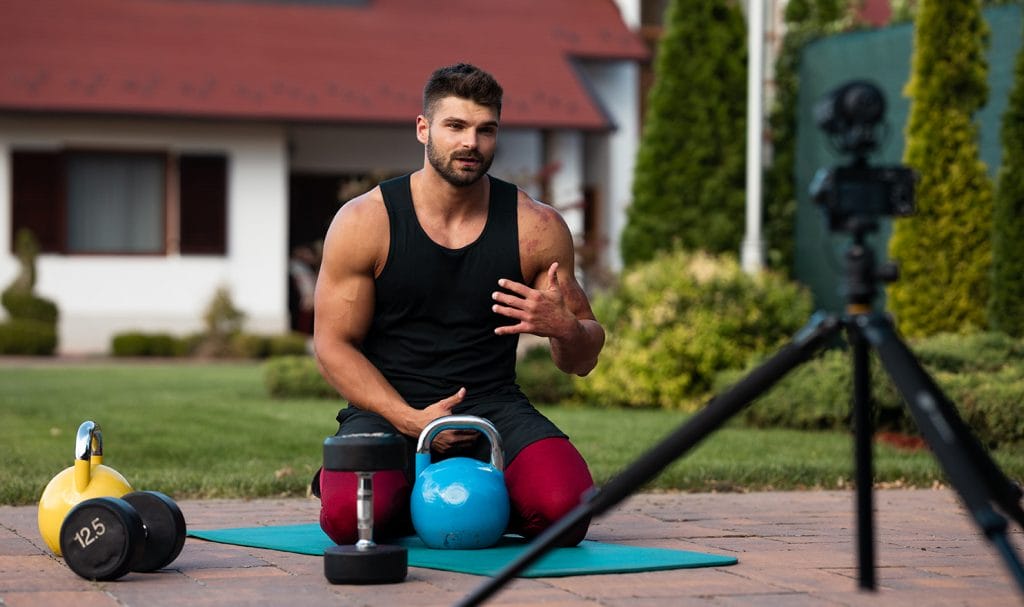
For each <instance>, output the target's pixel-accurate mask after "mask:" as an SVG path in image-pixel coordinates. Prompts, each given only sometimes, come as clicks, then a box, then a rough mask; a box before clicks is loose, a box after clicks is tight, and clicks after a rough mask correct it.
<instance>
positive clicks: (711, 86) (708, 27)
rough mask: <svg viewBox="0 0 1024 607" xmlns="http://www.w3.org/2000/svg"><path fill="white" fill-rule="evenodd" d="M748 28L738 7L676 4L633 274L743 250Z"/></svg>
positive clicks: (639, 191)
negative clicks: (651, 264)
mask: <svg viewBox="0 0 1024 607" xmlns="http://www.w3.org/2000/svg"><path fill="white" fill-rule="evenodd" d="M745 49H746V26H745V23H744V19H743V15H742V14H741V13H740V10H739V8H738V7H737V6H736V4H735V3H734V2H730V1H727V0H672V1H671V3H670V4H669V6H668V9H667V11H666V15H665V36H664V37H663V38H662V40H661V42H660V44H659V46H658V53H657V58H656V60H655V78H656V80H655V83H654V85H653V87H652V88H651V92H650V96H649V98H648V101H649V104H648V111H647V116H646V121H645V126H644V132H643V136H642V138H641V142H640V148H639V151H638V153H637V164H636V170H635V173H634V180H633V202H632V205H631V206H630V208H629V210H628V212H627V224H626V227H625V228H624V230H623V233H622V244H621V249H622V251H621V252H622V257H623V260H624V262H625V263H626V264H627V265H630V264H633V263H636V262H639V261H645V260H649V259H651V258H652V257H654V254H655V253H656V252H657V251H661V250H665V249H670V248H673V247H674V246H681V247H684V248H686V249H691V250H693V249H703V250H707V251H712V252H723V251H729V252H735V251H737V250H738V249H739V245H740V240H741V239H742V237H743V227H744V223H745V219H744V217H745V215H744V209H745V196H744V179H745V169H744V167H745V161H746V155H745V153H746V148H745V146H746V137H745V130H746V73H747V68H746V50H745Z"/></svg>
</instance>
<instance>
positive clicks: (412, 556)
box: [188, 523, 737, 577]
mask: <svg viewBox="0 0 1024 607" xmlns="http://www.w3.org/2000/svg"><path fill="white" fill-rule="evenodd" d="M188 534H189V535H190V536H192V537H195V538H198V539H203V540H208V541H211V542H219V543H222V544H236V545H239V546H250V547H252V548H267V549H270V550H282V551H285V552H296V553H299V554H311V555H315V556H320V555H322V554H323V553H324V549H326V548H327V547H329V546H333V545H334V542H332V541H331V540H330V538H328V537H327V535H326V534H324V532H323V531H322V530H321V529H320V525H318V524H316V523H312V524H306V525H284V526H276V527H244V528H235V529H215V530H208V531H193V530H189V532H188ZM394 543H396V544H400V545H402V546H405V547H406V548H408V549H409V565H410V566H412V567H425V568H427V569H442V570H444V571H457V572H459V573H471V574H475V575H491V576H493V575H494V574H496V573H498V572H499V571H501V570H502V569H503V568H504V567H505V565H507V564H509V563H511V562H512V561H513V560H514V559H515V558H516V557H517V556H518V555H519V554H520V553H521V552H522V551H523V550H524V549H525V548H526V546H528V543H527V542H526V540H523V539H522V538H519V537H516V536H505V537H504V538H502V540H501V541H500V542H499V543H498V545H496V546H494V547H492V548H485V549H483V550H432V549H430V548H427V547H426V546H424V545H423V543H422V542H421V541H420V540H419V538H416V537H407V538H402V539H400V540H398V541H396V542H394ZM736 562H737V561H736V559H735V558H734V557H731V556H719V555H714V554H705V553H703V552H689V551H686V550H668V549H665V548H644V547H639V546H623V545H620V544H606V543H603V542H592V541H584V542H583V543H581V544H580V545H579V546H576V547H574V548H555V549H554V550H552V551H550V552H548V553H547V554H545V555H544V556H543V557H542V558H541V559H540V560H539V561H537V562H536V563H534V564H533V565H531V566H530V567H529V568H528V569H527V570H526V571H524V572H523V573H522V574H521V577H564V576H569V575H592V574H598V573H630V572H637V571H662V570H666V569H689V568H694V567H720V566H723V565H735V564H736Z"/></svg>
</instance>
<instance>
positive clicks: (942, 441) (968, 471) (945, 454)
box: [860, 315, 1024, 591]
mask: <svg viewBox="0 0 1024 607" xmlns="http://www.w3.org/2000/svg"><path fill="white" fill-rule="evenodd" d="M860 329H861V330H862V331H863V333H864V336H865V338H866V339H867V340H868V341H869V342H870V343H871V345H872V346H873V347H874V348H875V350H876V351H877V352H878V356H879V358H881V360H882V366H884V367H885V370H886V372H887V373H888V374H889V376H890V377H892V380H893V382H894V383H895V384H896V387H897V389H899V391H900V394H902V395H903V399H904V400H905V401H906V403H907V406H908V407H909V408H910V413H911V415H913V417H914V421H915V422H917V426H918V428H919V429H920V430H921V434H922V435H923V436H924V439H925V441H926V442H927V443H928V445H929V446H930V447H931V449H932V452H933V453H934V454H935V457H936V458H937V459H938V460H939V464H940V465H941V466H942V468H943V470H944V471H945V472H946V475H947V477H948V478H949V481H950V484H952V485H953V487H954V488H955V489H956V491H957V492H958V493H959V494H960V497H961V499H963V501H964V504H965V505H966V506H967V509H968V510H969V511H970V512H971V515H972V516H973V517H974V519H975V522H976V523H977V524H978V526H979V527H980V528H981V530H982V531H983V532H984V533H985V536H986V537H988V539H989V540H990V541H992V542H993V543H994V544H995V545H996V547H997V548H998V549H999V551H1000V553H1001V555H1002V556H1003V558H1004V561H1005V562H1006V565H1007V567H1008V568H1009V569H1010V572H1011V574H1012V575H1013V576H1014V578H1015V579H1016V581H1017V584H1018V585H1019V586H1020V588H1021V590H1022V591H1024V567H1022V565H1021V563H1020V560H1019V559H1018V558H1017V555H1016V553H1015V552H1014V551H1013V550H1012V549H1011V547H1010V544H1009V541H1008V539H1007V537H1006V518H1004V517H1003V516H1002V515H1000V514H999V513H997V512H996V511H995V510H993V508H992V505H991V503H990V502H992V501H995V502H996V503H997V504H999V506H1000V508H1001V509H1002V510H1003V511H1004V512H1006V513H1007V514H1010V515H1012V516H1014V518H1016V519H1017V520H1018V521H1021V520H1022V518H1021V506H1020V501H1019V500H1020V489H1019V488H1018V487H1017V486H1016V485H1014V484H1013V483H1012V482H1011V481H1010V480H1009V479H1008V478H1007V477H1006V475H1005V474H1004V473H1003V472H1002V470H1000V469H999V467H998V466H997V465H996V463H995V462H994V461H992V459H991V458H990V457H989V455H988V454H987V453H986V452H985V450H984V449H983V448H982V446H981V444H980V443H978V441H977V439H975V437H974V435H973V434H972V433H971V431H970V428H969V427H968V426H967V424H966V423H965V422H964V421H963V419H962V418H961V417H960V416H959V414H958V413H957V411H956V407H955V406H954V405H953V403H952V402H950V401H949V399H948V398H946V395H945V394H943V392H942V390H940V389H939V387H938V386H937V385H936V384H935V382H934V380H932V378H931V376H929V375H928V373H927V372H926V371H925V370H924V368H923V367H922V366H921V364H920V363H919V362H918V361H917V359H916V358H915V357H914V355H913V353H912V352H911V351H910V349H909V348H908V347H907V346H906V344H904V343H903V342H902V341H901V340H900V338H899V337H898V336H897V335H896V332H895V330H894V329H893V327H892V324H891V322H890V321H889V320H888V319H887V318H884V317H881V316H877V315H876V316H873V317H871V318H870V320H869V321H868V322H867V323H865V324H864V325H863V326H860Z"/></svg>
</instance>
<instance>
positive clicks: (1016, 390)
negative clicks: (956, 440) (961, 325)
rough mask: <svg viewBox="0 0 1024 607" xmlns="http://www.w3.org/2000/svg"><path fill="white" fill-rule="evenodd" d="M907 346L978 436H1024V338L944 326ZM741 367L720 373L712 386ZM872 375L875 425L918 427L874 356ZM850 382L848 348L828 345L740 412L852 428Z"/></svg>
mask: <svg viewBox="0 0 1024 607" xmlns="http://www.w3.org/2000/svg"><path fill="white" fill-rule="evenodd" d="M910 345H911V349H912V351H913V352H914V353H915V355H916V356H917V358H918V360H919V361H920V362H921V364H922V365H923V366H924V367H925V369H926V370H927V371H928V372H929V373H930V374H931V375H932V377H933V378H934V379H935V381H936V383H937V384H938V385H939V386H940V388H941V389H942V390H943V392H945V393H946V395H947V396H948V397H949V398H950V399H951V400H952V401H953V402H954V403H955V404H956V405H957V407H958V410H959V411H960V415H961V416H962V417H963V418H964V420H965V421H966V422H967V424H968V425H969V426H971V427H972V429H973V430H974V432H975V434H976V435H977V436H978V438H980V439H981V440H982V441H983V442H984V443H986V444H987V445H989V446H995V445H999V444H1002V443H1013V442H1017V441H1021V440H1024V357H1022V354H1024V340H1020V339H1014V338H1011V337H1010V336H1008V335H1006V334H1001V333H976V334H972V335H967V336H964V335H960V334H949V333H945V334H939V335H935V336H933V337H930V338H927V339H923V340H917V341H914V342H911V344H910ZM743 374H744V372H741V371H735V370H732V371H728V372H724V373H722V374H720V375H719V376H718V377H717V378H716V382H715V388H716V392H719V391H722V390H725V389H726V388H728V387H729V386H730V385H732V384H733V383H735V382H736V381H737V380H739V379H740V378H741V377H742V376H743ZM871 378H872V399H873V403H874V407H875V422H876V425H877V427H878V429H879V430H889V431H896V432H902V433H915V434H916V433H917V428H916V425H915V423H914V421H913V418H912V417H911V415H910V410H909V409H908V408H907V406H906V405H905V403H904V401H903V398H902V396H901V395H900V394H899V392H898V391H897V390H896V387H895V386H894V385H893V383H892V382H891V380H890V379H889V377H888V376H887V375H886V374H885V372H884V370H883V369H882V367H881V365H880V363H879V362H878V360H877V359H876V358H875V357H874V355H872V365H871ZM852 383H853V380H852V363H851V360H850V354H849V352H847V351H844V350H830V351H828V352H826V353H824V354H823V355H822V356H820V357H818V358H816V359H814V360H812V361H810V362H808V363H805V364H804V365H802V366H800V367H798V368H797V369H795V370H794V371H793V372H791V373H790V374H789V375H788V376H787V377H785V378H784V379H783V380H782V381H780V382H779V384H777V385H776V386H775V387H774V388H773V389H772V390H770V391H769V392H767V393H766V394H764V395H763V396H762V397H761V398H760V399H758V400H757V401H755V402H754V403H753V404H752V405H751V406H750V407H748V408H747V409H746V410H744V412H743V413H742V414H741V415H740V417H739V419H740V420H741V421H742V422H743V423H745V424H748V425H752V426H757V427H785V428H795V429H815V430H818V429H840V428H849V427H850V416H851V406H852V398H853V392H852Z"/></svg>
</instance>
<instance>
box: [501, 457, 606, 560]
mask: <svg viewBox="0 0 1024 607" xmlns="http://www.w3.org/2000/svg"><path fill="white" fill-rule="evenodd" d="M506 483H507V484H508V487H509V498H510V500H511V501H512V511H513V516H512V525H511V529H512V530H513V531H515V532H517V533H521V534H523V535H525V536H527V537H533V536H535V535H537V534H539V533H541V532H543V531H544V530H545V529H547V528H548V527H550V526H551V525H552V524H554V523H555V522H556V521H558V520H559V519H561V518H562V517H563V516H565V515H566V514H568V513H569V512H570V511H571V510H573V509H574V508H576V506H578V505H579V504H580V501H581V498H582V496H583V494H584V493H586V492H587V491H588V490H590V489H591V488H592V487H593V486H594V481H593V479H592V478H591V476H590V470H589V469H588V468H587V464H586V462H585V461H583V457H582V456H580V454H579V452H578V451H577V450H576V448H575V447H574V446H572V444H571V443H570V442H569V441H568V440H567V439H564V438H549V439H544V440H541V441H537V442H536V443H533V444H531V445H530V446H528V447H526V448H525V449H523V451H522V452H520V454H519V455H518V456H516V458H515V460H513V462H512V463H511V464H510V465H509V467H508V469H507V470H506ZM589 524H590V519H589V517H588V518H587V519H586V520H582V521H580V523H579V524H578V525H576V526H575V527H574V528H573V530H572V532H570V533H569V534H568V535H566V536H565V538H564V539H563V541H562V542H560V543H561V544H562V545H567V546H574V545H576V544H578V543H579V542H580V541H582V540H583V537H584V536H585V535H586V533H587V528H588V527H589Z"/></svg>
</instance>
